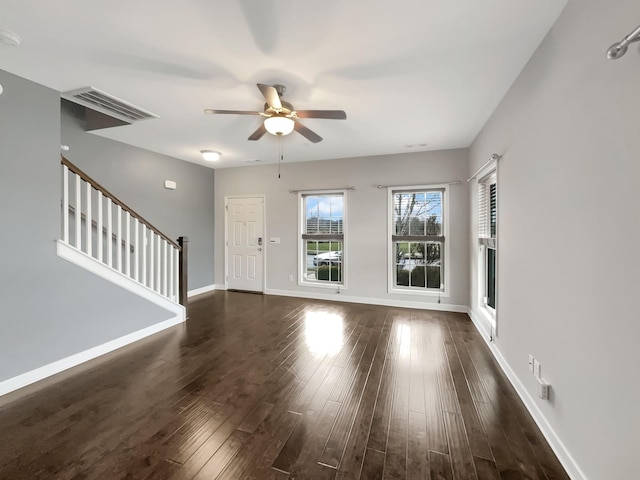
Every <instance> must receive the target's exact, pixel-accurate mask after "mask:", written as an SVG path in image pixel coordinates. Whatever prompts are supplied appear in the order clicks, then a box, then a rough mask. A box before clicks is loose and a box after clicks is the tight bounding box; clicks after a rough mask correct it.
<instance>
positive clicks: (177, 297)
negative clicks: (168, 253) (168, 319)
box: [173, 248, 180, 302]
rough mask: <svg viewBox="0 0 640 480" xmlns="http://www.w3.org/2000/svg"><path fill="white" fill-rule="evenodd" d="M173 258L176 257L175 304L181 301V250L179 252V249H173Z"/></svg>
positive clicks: (174, 261)
mask: <svg viewBox="0 0 640 480" xmlns="http://www.w3.org/2000/svg"><path fill="white" fill-rule="evenodd" d="M173 256H174V260H173V263H174V266H175V272H176V274H175V278H174V282H175V300H174V301H175V302H179V301H180V266H179V265H180V250H178V249H177V248H174V249H173Z"/></svg>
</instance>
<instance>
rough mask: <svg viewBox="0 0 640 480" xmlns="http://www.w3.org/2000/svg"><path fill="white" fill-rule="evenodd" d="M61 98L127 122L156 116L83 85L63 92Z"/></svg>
mask: <svg viewBox="0 0 640 480" xmlns="http://www.w3.org/2000/svg"><path fill="white" fill-rule="evenodd" d="M62 98H66V99H67V100H69V101H71V102H74V103H77V104H79V105H82V106H84V107H87V108H91V109H93V110H96V111H98V112H100V113H104V114H105V115H110V116H112V117H115V118H117V119H119V120H122V121H123V122H127V123H133V122H138V121H140V120H148V119H149V118H157V117H158V116H157V115H154V114H153V113H151V112H148V111H146V110H143V109H142V108H140V107H136V106H135V105H132V104H130V103H127V102H125V101H124V100H121V99H120V98H117V97H114V96H113V95H110V94H108V93H105V92H103V91H100V90H98V89H97V88H93V87H84V88H79V89H77V90H71V91H69V92H64V93H63V94H62Z"/></svg>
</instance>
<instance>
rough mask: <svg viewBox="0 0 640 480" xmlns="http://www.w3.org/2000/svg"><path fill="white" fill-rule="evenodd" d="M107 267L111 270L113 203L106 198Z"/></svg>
mask: <svg viewBox="0 0 640 480" xmlns="http://www.w3.org/2000/svg"><path fill="white" fill-rule="evenodd" d="M107 265H109V266H110V267H111V268H113V202H112V201H111V198H109V197H107Z"/></svg>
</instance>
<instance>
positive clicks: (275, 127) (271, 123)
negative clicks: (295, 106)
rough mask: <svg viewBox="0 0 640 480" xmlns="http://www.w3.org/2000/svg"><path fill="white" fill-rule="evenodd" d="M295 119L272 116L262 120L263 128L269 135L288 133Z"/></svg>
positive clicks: (291, 130) (291, 129)
mask: <svg viewBox="0 0 640 480" xmlns="http://www.w3.org/2000/svg"><path fill="white" fill-rule="evenodd" d="M294 126H295V121H293V120H292V119H291V118H289V117H281V116H273V117H269V118H266V119H265V120H264V128H266V129H267V132H269V133H270V134H271V135H277V136H281V135H289V134H290V133H291V132H293V127H294Z"/></svg>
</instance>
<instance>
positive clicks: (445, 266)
mask: <svg viewBox="0 0 640 480" xmlns="http://www.w3.org/2000/svg"><path fill="white" fill-rule="evenodd" d="M449 187H450V185H449V184H448V183H438V184H429V185H406V186H402V187H387V293H392V294H399V295H414V296H423V297H443V298H447V297H450V296H451V288H450V280H451V275H450V272H449V271H450V268H449V266H450V264H451V262H450V253H449V252H450V250H451V246H450V245H449V244H450V243H451V238H450V236H449V232H450V227H449V225H450V223H451V217H450V215H449V201H450V200H449V199H450V195H449ZM418 190H419V191H429V190H440V191H442V202H443V203H444V206H443V209H442V222H443V223H444V225H443V235H438V236H426V235H425V236H422V235H418V236H417V237H419V241H441V242H442V248H443V249H444V255H443V257H442V270H443V275H444V281H441V284H442V285H443V287H442V290H435V289H431V290H429V289H426V288H424V289H418V288H415V287H414V288H412V287H398V286H396V284H395V271H396V268H395V252H394V249H393V246H394V237H396V235H395V228H394V227H395V226H394V224H393V218H394V211H393V197H394V194H395V193H401V192H413V191H418ZM403 238H407V237H406V236H404V235H403ZM420 288H421V287H420Z"/></svg>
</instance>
